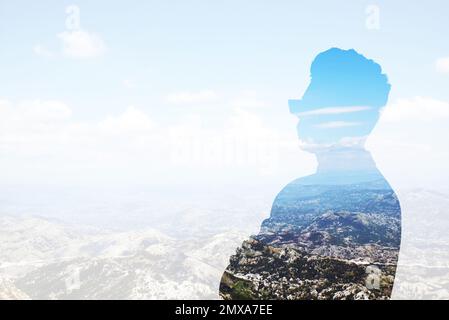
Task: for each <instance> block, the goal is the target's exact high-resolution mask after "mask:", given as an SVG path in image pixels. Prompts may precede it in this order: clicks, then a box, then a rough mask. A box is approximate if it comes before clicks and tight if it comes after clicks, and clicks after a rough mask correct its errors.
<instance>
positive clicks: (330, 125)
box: [315, 121, 360, 129]
mask: <svg viewBox="0 0 449 320" xmlns="http://www.w3.org/2000/svg"><path fill="white" fill-rule="evenodd" d="M359 125H360V122H349V121H330V122H323V123H320V124H317V125H316V126H315V127H317V128H322V129H338V128H346V127H356V126H359Z"/></svg>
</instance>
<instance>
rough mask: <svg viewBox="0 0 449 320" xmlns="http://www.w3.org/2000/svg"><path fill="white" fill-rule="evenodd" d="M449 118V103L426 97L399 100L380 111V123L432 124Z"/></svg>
mask: <svg viewBox="0 0 449 320" xmlns="http://www.w3.org/2000/svg"><path fill="white" fill-rule="evenodd" d="M448 118H449V103H447V102H445V101H440V100H436V99H432V98H426V97H415V98H412V99H399V100H398V101H396V102H394V103H391V104H389V105H388V106H387V107H386V108H384V110H383V111H382V118H381V119H382V121H386V122H404V121H421V122H422V121H424V122H434V121H441V120H444V119H445V120H446V121H447V119H448Z"/></svg>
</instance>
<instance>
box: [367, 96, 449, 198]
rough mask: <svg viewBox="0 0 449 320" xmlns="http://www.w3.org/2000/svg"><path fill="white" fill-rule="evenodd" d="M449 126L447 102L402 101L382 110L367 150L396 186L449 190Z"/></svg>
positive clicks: (434, 100) (448, 104)
mask: <svg viewBox="0 0 449 320" xmlns="http://www.w3.org/2000/svg"><path fill="white" fill-rule="evenodd" d="M448 123H449V103H448V102H446V101H440V100H436V99H433V98H425V97H414V98H408V99H399V100H397V101H395V102H393V103H391V104H389V105H387V106H386V108H385V109H384V110H383V111H382V115H381V117H380V119H379V123H378V125H377V126H376V127H375V129H374V131H373V133H372V134H371V135H370V137H369V138H368V140H367V147H368V148H369V149H370V150H371V151H372V152H373V154H374V158H375V160H376V163H378V165H379V168H380V169H381V171H382V172H384V173H385V175H386V177H387V179H388V180H391V182H392V184H393V185H394V186H398V187H400V186H404V187H407V188H408V187H410V186H413V187H415V186H419V187H428V188H430V189H434V188H438V187H441V186H445V187H446V188H447V186H448V184H447V181H448V180H449V165H448V164H449V151H448V148H447V146H448V143H449V142H448V139H449V125H448Z"/></svg>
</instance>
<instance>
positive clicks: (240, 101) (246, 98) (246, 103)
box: [229, 91, 268, 108]
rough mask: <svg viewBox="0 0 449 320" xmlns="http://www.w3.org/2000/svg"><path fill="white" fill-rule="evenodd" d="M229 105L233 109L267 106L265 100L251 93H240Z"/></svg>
mask: <svg viewBox="0 0 449 320" xmlns="http://www.w3.org/2000/svg"><path fill="white" fill-rule="evenodd" d="M229 104H230V105H231V106H232V107H234V108H263V107H267V106H268V104H267V103H266V102H265V100H262V99H260V98H259V97H258V96H257V93H256V92H253V91H246V92H244V93H242V94H241V95H239V96H238V97H236V98H235V99H232V100H231V101H230V103H229Z"/></svg>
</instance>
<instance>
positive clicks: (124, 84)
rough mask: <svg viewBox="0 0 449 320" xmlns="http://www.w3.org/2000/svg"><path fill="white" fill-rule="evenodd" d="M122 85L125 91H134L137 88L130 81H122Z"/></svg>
mask: <svg viewBox="0 0 449 320" xmlns="http://www.w3.org/2000/svg"><path fill="white" fill-rule="evenodd" d="M122 84H123V86H124V87H125V88H127V89H134V88H136V87H137V85H136V83H135V82H134V81H133V80H131V79H125V80H123V81H122Z"/></svg>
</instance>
